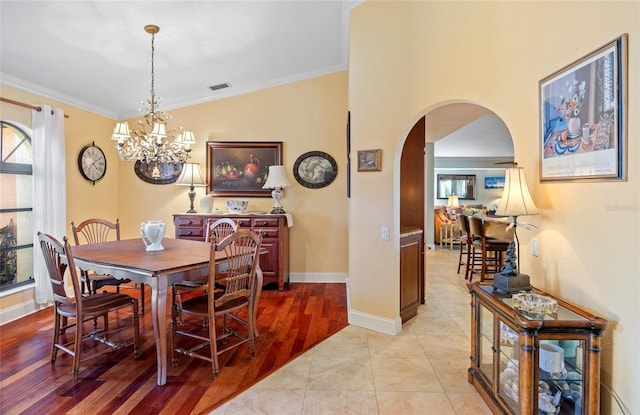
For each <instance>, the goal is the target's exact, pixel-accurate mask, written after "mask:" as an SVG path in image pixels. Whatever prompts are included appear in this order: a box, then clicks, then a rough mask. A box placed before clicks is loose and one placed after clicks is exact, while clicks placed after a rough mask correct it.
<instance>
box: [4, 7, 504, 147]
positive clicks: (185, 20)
mask: <svg viewBox="0 0 640 415" xmlns="http://www.w3.org/2000/svg"><path fill="white" fill-rule="evenodd" d="M360 3H362V0H343V1H337V0H320V1H311V0H296V1H281V0H278V1H276V0H262V1H244V0H243V1H241V0H235V1H228V0H227V1H223V0H207V1H203V0H200V1H192V0H184V1H175V0H173V1H137V0H130V1H111V0H100V1H96V0H84V1H60V0H48V1H23V0H0V77H1V81H2V83H3V84H6V85H10V86H15V87H17V88H20V89H23V90H27V91H30V92H33V93H35V94H37V95H40V96H44V97H47V98H51V99H54V100H58V101H61V102H65V103H67V104H70V105H73V106H76V107H79V108H83V109H86V110H89V111H92V112H95V113H97V114H101V115H104V116H107V117H110V118H114V119H118V120H119V119H124V118H132V117H137V116H140V115H142V113H141V112H140V108H141V107H142V101H146V100H147V99H148V98H149V96H150V93H149V91H150V89H151V35H150V34H148V33H147V32H145V30H144V26H146V25H148V24H155V25H158V26H160V32H159V33H158V34H156V36H155V91H156V94H157V96H159V97H161V98H162V107H161V109H164V110H170V109H172V108H178V107H183V106H187V105H192V104H198V103H202V102H206V101H211V100H215V99H221V98H226V97H230V96H235V95H240V94H243V93H247V92H251V91H255V90H259V89H263V88H268V87H272V86H276V85H280V84H285V83H288V82H293V81H297V80H302V79H306V78H311V77H315V76H320V75H324V74H328V73H332V72H336V71H341V70H346V69H347V61H348V40H349V14H350V11H351V9H352V8H354V7H356V6H357V5H358V4H360ZM225 82H226V83H229V84H231V87H230V88H226V89H221V90H218V91H211V90H210V89H209V87H210V86H212V85H217V84H221V83H225ZM33 104H37V103H33ZM487 114H492V113H491V112H490V111H488V110H486V109H484V108H482V107H479V106H476V105H472V104H452V105H447V106H444V107H442V108H439V109H437V110H435V111H432V112H430V113H429V114H428V115H427V137H428V140H429V141H436V140H440V139H441V138H442V137H445V136H448V135H450V134H452V133H453V135H452V136H451V137H447V139H446V140H442V141H441V142H439V143H438V144H437V146H436V156H437V157H449V154H456V155H457V156H458V157H467V156H468V154H479V153H477V151H476V150H473V149H474V148H478V151H482V150H483V149H485V150H486V149H488V148H493V150H494V151H493V152H492V155H493V156H502V155H503V154H502V153H503V152H504V151H508V148H510V151H511V155H513V143H512V141H511V136H510V135H509V134H508V131H506V127H504V124H503V123H502V121H501V120H500V119H499V118H497V117H495V116H489V117H488V118H485V119H484V121H482V118H481V117H483V116H487ZM474 121H475V122H474ZM470 122H473V123H472V124H471V125H469V126H467V127H464V126H465V125H467V124H469V123H470ZM463 127H464V128H463ZM496 131H498V132H500V133H501V132H504V131H506V133H507V135H506V138H505V136H504V134H496V133H495V132H496ZM500 137H502V138H503V142H502V143H498V142H497V141H496V140H497V139H498V138H500ZM484 138H488V139H489V140H492V142H493V143H492V144H491V146H488V145H487V144H486V142H484V141H483V140H481V139H484ZM505 148H506V149H507V150H504V151H503V149H505ZM496 149H497V150H498V153H499V154H497V153H496V152H495V151H496Z"/></svg>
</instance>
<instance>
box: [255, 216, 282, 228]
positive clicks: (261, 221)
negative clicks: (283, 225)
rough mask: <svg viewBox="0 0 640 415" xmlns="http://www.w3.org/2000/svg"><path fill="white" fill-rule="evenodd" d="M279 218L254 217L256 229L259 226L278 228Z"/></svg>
mask: <svg viewBox="0 0 640 415" xmlns="http://www.w3.org/2000/svg"><path fill="white" fill-rule="evenodd" d="M279 222H280V219H279V218H253V227H254V229H259V228H277V227H278V226H279Z"/></svg>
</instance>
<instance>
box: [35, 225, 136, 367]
mask: <svg viewBox="0 0 640 415" xmlns="http://www.w3.org/2000/svg"><path fill="white" fill-rule="evenodd" d="M38 240H39V242H40V247H41V249H42V254H43V255H44V259H45V263H46V266H47V272H48V274H49V281H50V283H51V288H52V289H53V301H54V306H53V309H54V327H53V341H52V347H51V365H53V364H54V363H55V361H56V358H57V354H58V350H62V351H63V352H65V353H68V354H70V355H71V356H73V370H72V372H73V378H74V379H76V378H77V376H78V373H79V371H80V369H79V368H80V362H81V361H85V360H87V359H90V358H93V357H96V356H99V355H102V354H104V353H106V352H108V351H111V350H117V349H121V348H123V347H128V346H131V345H133V351H134V356H135V357H136V358H138V357H139V356H140V330H139V326H138V300H137V299H135V298H133V297H131V296H128V295H126V294H120V293H113V292H105V293H100V294H94V295H90V296H86V297H85V296H83V295H82V292H81V291H80V287H79V282H78V274H77V272H76V267H75V262H74V260H73V256H72V253H71V246H70V245H69V240H68V239H67V237H66V236H65V237H64V244H62V243H60V242H59V241H58V240H57V239H55V238H54V237H52V236H50V235H47V234H44V233H41V232H38ZM67 270H68V271H69V272H68V279H67V280H68V281H70V282H71V285H72V287H73V290H72V294H73V295H69V294H67V288H66V287H65V274H66V271H67ZM127 308H129V309H130V310H131V314H130V315H129V316H128V317H129V318H131V322H130V323H123V324H115V325H114V324H111V325H110V324H109V313H111V312H115V311H119V310H124V309H127ZM116 315H117V317H118V318H120V317H122V314H121V313H117V314H116ZM100 318H102V320H103V326H102V328H99V327H94V328H92V329H89V330H85V322H87V321H89V320H93V321H94V322H96V321H97V320H99V319H100ZM69 319H73V320H74V322H73V323H69ZM112 323H113V322H112ZM94 325H95V323H94ZM74 326H75V335H74V336H73V340H68V338H67V335H66V334H65V333H66V330H67V329H69V328H72V327H74ZM129 328H133V341H129V342H122V341H119V340H121V337H122V336H120V335H117V334H118V333H119V332H121V331H123V330H125V329H129ZM67 340H68V341H67ZM85 342H86V343H88V344H89V345H92V346H94V347H95V350H94V352H93V353H92V354H89V355H85V350H84V349H86V348H87V347H86V346H84V347H83V343H85ZM101 344H102V345H103V346H100V345H101ZM72 345H73V346H72Z"/></svg>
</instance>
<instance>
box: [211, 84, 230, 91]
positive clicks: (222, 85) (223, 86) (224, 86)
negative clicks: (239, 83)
mask: <svg viewBox="0 0 640 415" xmlns="http://www.w3.org/2000/svg"><path fill="white" fill-rule="evenodd" d="M230 86H231V84H229V83H228V82H225V83H224V84H218V85H212V86H210V87H209V89H210V90H212V91H217V90H219V89H225V88H229V87H230Z"/></svg>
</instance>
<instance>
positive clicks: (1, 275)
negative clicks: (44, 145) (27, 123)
mask: <svg viewBox="0 0 640 415" xmlns="http://www.w3.org/2000/svg"><path fill="white" fill-rule="evenodd" d="M0 125H1V127H2V128H1V129H0V189H2V197H0V292H2V291H7V290H9V289H11V288H15V287H18V286H23V285H28V284H33V281H34V280H33V231H32V225H31V215H32V211H33V192H32V189H33V157H32V152H31V136H30V134H29V133H27V132H26V131H27V129H26V128H24V127H21V126H19V125H18V124H13V123H10V122H7V121H0Z"/></svg>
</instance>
